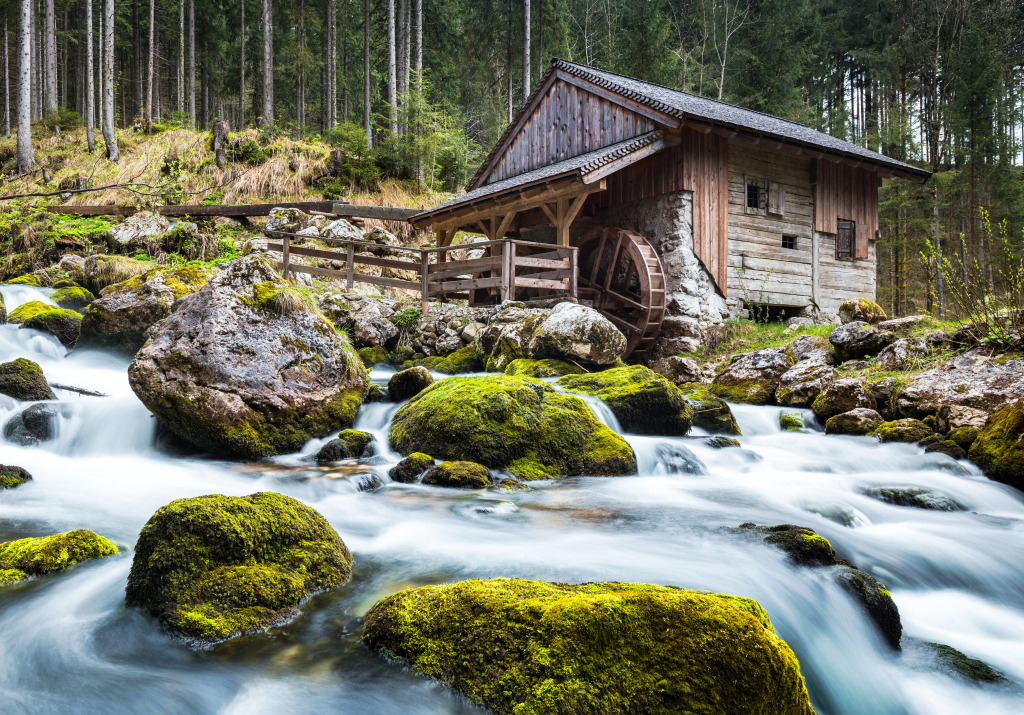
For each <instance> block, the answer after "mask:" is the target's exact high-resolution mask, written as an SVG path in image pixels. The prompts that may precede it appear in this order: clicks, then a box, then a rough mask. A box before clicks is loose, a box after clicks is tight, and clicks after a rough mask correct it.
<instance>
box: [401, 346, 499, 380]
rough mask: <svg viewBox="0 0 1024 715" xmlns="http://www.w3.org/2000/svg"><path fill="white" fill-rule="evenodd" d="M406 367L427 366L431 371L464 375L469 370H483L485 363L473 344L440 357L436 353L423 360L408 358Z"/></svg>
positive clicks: (404, 364)
mask: <svg viewBox="0 0 1024 715" xmlns="http://www.w3.org/2000/svg"><path fill="white" fill-rule="evenodd" d="M403 366H404V367H425V368H427V369H428V370H430V371H431V372H439V373H441V374H443V375H462V374H465V373H467V372H482V371H483V369H484V364H483V363H482V362H481V361H480V358H479V357H478V356H477V354H476V350H474V349H473V346H472V345H469V346H467V347H464V348H459V349H458V350H456V351H455V352H453V353H451V354H449V355H445V356H444V357H440V356H438V355H434V356H431V357H427V358H423V359H422V360H406V361H405V362H404V363H403Z"/></svg>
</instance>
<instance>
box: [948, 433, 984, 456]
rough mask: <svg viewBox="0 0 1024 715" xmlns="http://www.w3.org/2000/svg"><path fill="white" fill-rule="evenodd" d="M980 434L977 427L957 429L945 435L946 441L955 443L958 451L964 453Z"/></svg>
mask: <svg viewBox="0 0 1024 715" xmlns="http://www.w3.org/2000/svg"><path fill="white" fill-rule="evenodd" d="M980 433H981V430H979V429H978V428H977V427H957V428H956V429H953V430H950V431H949V434H947V435H946V439H948V440H951V441H953V442H956V444H957V445H958V446H959V447H960V449H962V450H964V451H965V452H966V451H968V450H969V449H970V448H971V445H972V444H974V440H976V439H977V438H978V435H979V434H980Z"/></svg>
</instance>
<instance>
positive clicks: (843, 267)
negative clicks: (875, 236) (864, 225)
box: [818, 233, 876, 313]
mask: <svg viewBox="0 0 1024 715" xmlns="http://www.w3.org/2000/svg"><path fill="white" fill-rule="evenodd" d="M818 241H819V245H820V252H821V260H820V261H819V263H818V291H819V298H818V307H819V308H820V309H821V310H823V311H825V312H826V313H836V312H838V311H839V305H840V303H842V302H843V301H844V300H850V299H852V298H868V299H869V300H874V299H875V261H876V253H875V242H874V241H871V242H869V243H868V246H867V252H868V255H867V256H866V257H865V258H864V259H858V260H855V261H845V260H844V261H840V260H836V235H835V234H834V233H819V234H818Z"/></svg>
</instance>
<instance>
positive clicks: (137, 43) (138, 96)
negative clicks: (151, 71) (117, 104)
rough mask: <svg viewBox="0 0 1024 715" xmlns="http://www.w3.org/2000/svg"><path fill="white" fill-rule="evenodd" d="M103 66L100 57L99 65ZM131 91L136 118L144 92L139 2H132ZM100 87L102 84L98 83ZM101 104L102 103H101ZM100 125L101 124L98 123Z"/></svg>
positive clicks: (101, 0) (101, 4) (134, 0)
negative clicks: (133, 94) (133, 97)
mask: <svg viewBox="0 0 1024 715" xmlns="http://www.w3.org/2000/svg"><path fill="white" fill-rule="evenodd" d="M102 11H103V0H100V13H101V14H102ZM100 35H101V36H102V35H103V26H102V23H101V24H100ZM99 46H100V52H101V53H102V47H103V42H102V40H101V41H100V43H99ZM98 64H100V65H101V66H102V64H103V59H102V55H101V57H100V61H99V63H98ZM132 79H133V80H134V81H133V82H132V89H133V90H134V92H135V99H134V101H133V104H134V105H135V106H133V107H132V116H138V113H139V112H141V111H142V108H143V95H144V92H143V91H142V90H143V87H142V22H141V21H140V20H139V0H132ZM100 84H101V85H102V82H101V83H100ZM102 91H103V87H102V86H101V87H100V92H102ZM101 104H102V102H101ZM101 112H102V109H101ZM100 123H101V124H102V122H100Z"/></svg>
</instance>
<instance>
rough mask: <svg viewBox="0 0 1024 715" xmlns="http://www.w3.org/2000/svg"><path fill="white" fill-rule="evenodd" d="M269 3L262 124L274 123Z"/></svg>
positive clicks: (266, 5)
mask: <svg viewBox="0 0 1024 715" xmlns="http://www.w3.org/2000/svg"><path fill="white" fill-rule="evenodd" d="M392 1H393V0H392ZM270 3H271V0H263V122H262V124H263V126H267V125H269V124H273V123H274V15H273V8H272V6H271V4H270Z"/></svg>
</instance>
